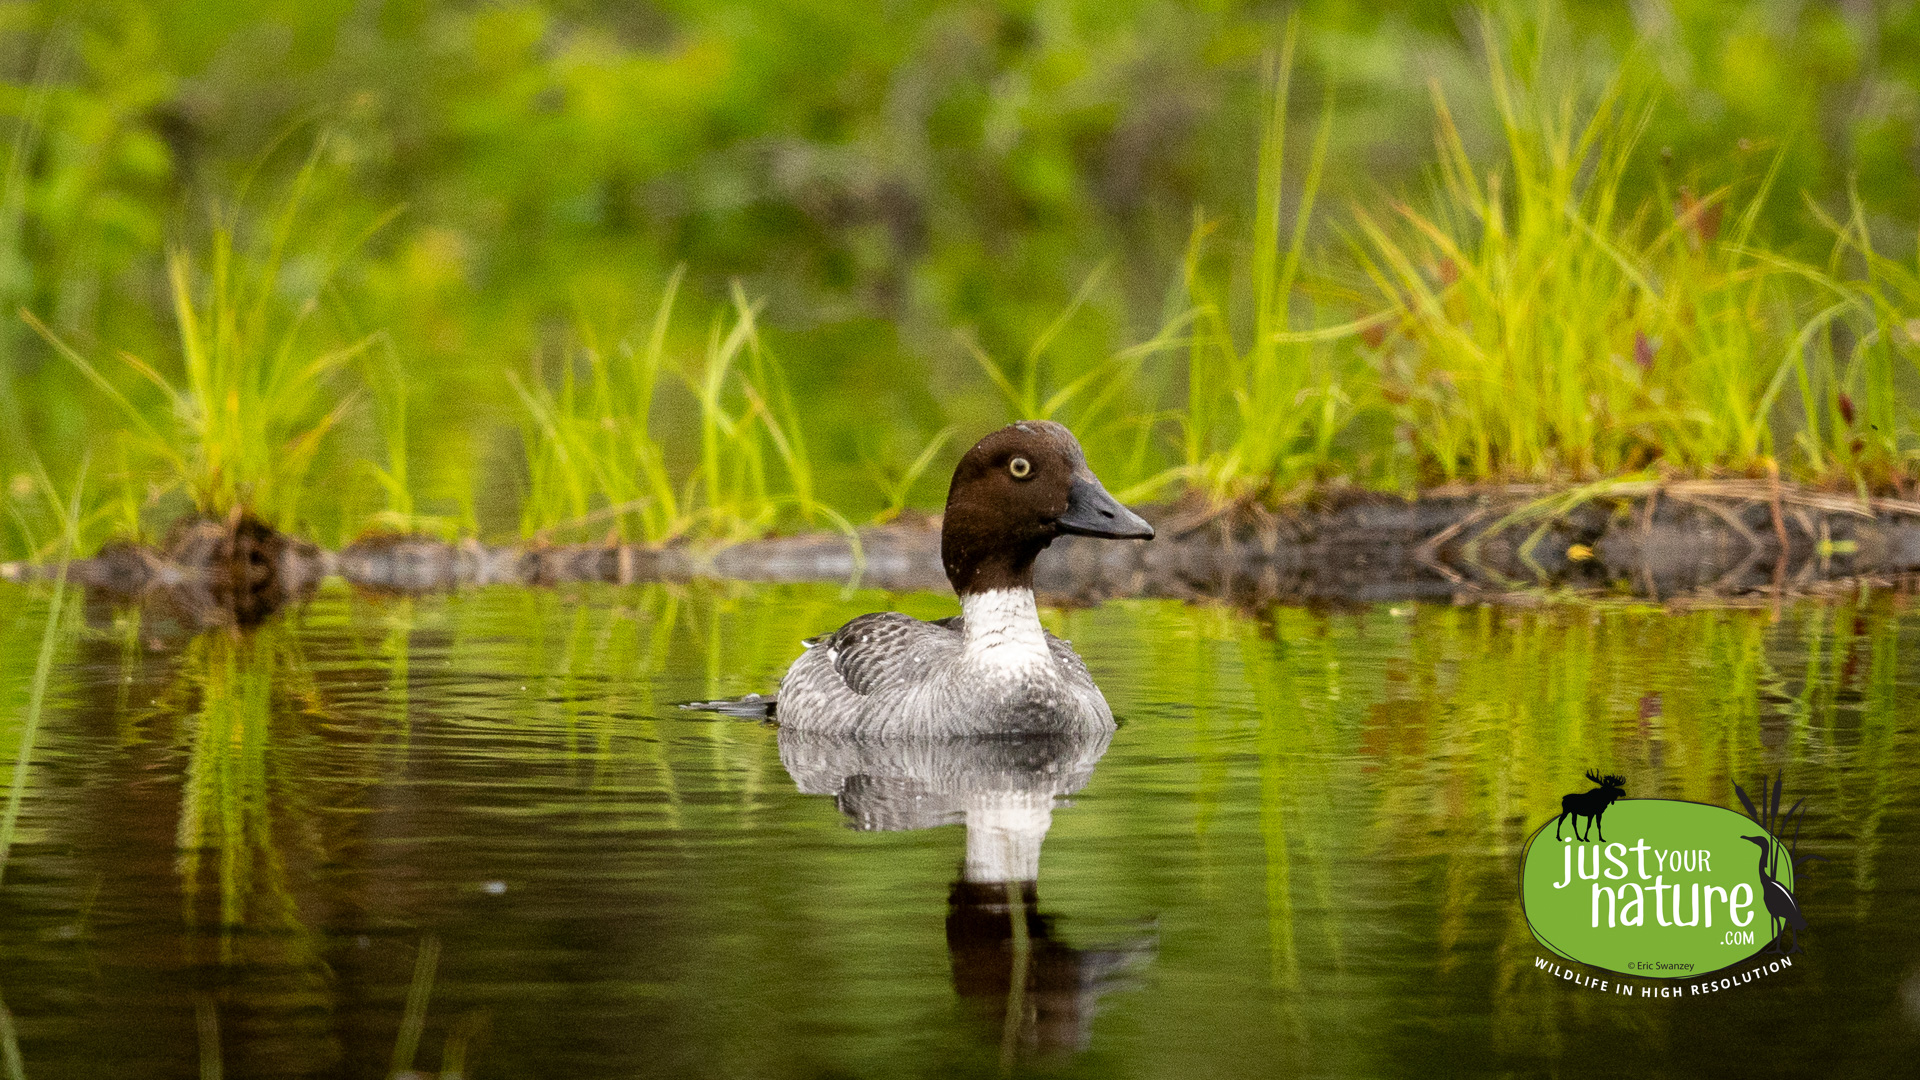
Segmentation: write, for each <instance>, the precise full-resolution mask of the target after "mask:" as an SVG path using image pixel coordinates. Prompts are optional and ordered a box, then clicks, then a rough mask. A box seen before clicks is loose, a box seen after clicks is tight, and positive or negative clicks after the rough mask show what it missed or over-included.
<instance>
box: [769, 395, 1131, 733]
mask: <svg viewBox="0 0 1920 1080" xmlns="http://www.w3.org/2000/svg"><path fill="white" fill-rule="evenodd" d="M1064 534H1073V535H1076V536H1097V537H1106V538H1111V539H1122V540H1150V539H1152V538H1153V526H1151V525H1149V524H1147V523H1146V522H1145V521H1143V520H1142V519H1141V518H1140V517H1139V515H1137V514H1135V513H1134V512H1133V511H1131V510H1128V509H1127V508H1126V507H1124V506H1122V505H1120V503H1119V502H1118V501H1117V500H1115V499H1114V497H1113V496H1112V495H1109V494H1108V493H1107V490H1106V488H1104V487H1102V486H1101V484H1100V480H1099V478H1098V477H1096V476H1094V475H1093V472H1092V471H1091V470H1090V469H1088V468H1087V461H1086V456H1085V455H1084V454H1083V453H1082V452H1081V450H1080V444H1079V442H1077V441H1076V440H1075V439H1074V437H1073V435H1072V433H1071V432H1069V431H1068V430H1067V429H1066V428H1064V427H1061V426H1060V425H1059V424H1055V423H1052V422H1050V421H1043V420H1030V421H1026V422H1023V423H1018V424H1013V425H1011V426H1008V427H1004V428H1001V429H1000V430H999V431H996V432H994V433H993V434H991V435H988V436H987V437H986V438H984V439H981V440H980V441H979V442H978V443H976V444H975V445H974V447H973V449H971V450H968V451H967V453H966V456H964V457H962V458H961V459H960V464H959V466H958V467H956V468H955V469H954V472H953V485H952V487H950V488H949V489H948V491H947V509H946V515H945V518H944V519H943V521H942V523H941V529H940V557H941V562H942V563H943V564H944V565H945V567H946V571H947V580H948V581H950V582H952V583H953V588H954V591H955V592H957V593H959V594H960V614H959V615H958V616H954V617H950V618H946V619H940V620H938V621H935V622H922V621H920V620H919V619H915V618H912V617H911V616H907V615H902V614H900V613H899V612H895V611H889V612H883V613H880V614H875V615H862V616H860V617H859V618H857V619H854V620H853V621H852V622H849V623H847V624H846V625H845V626H842V627H841V628H840V629H839V630H836V631H834V632H833V633H831V634H826V635H823V636H821V637H817V638H813V639H810V640H809V641H807V642H806V646H807V651H806V652H805V653H803V654H801V656H800V658H799V659H798V660H795V661H794V663H793V666H792V667H791V668H790V669H788V671H787V674H786V677H785V678H783V679H781V680H780V692H779V694H778V696H777V698H776V701H777V704H776V705H775V718H776V719H777V720H778V722H779V724H780V726H781V727H783V728H788V729H792V730H796V731H814V732H827V733H832V734H841V735H853V736H861V737H866V736H899V735H912V736H942V737H944V736H955V735H986V734H1015V733H1044V732H1087V731H1108V730H1111V729H1112V728H1113V712H1112V710H1110V709H1109V708H1108V707H1107V701H1106V698H1104V697H1102V696H1101V694H1100V688H1099V687H1097V686H1095V685H1094V683H1093V677H1092V676H1091V675H1089V674H1088V673H1087V666H1086V665H1085V664H1083V663H1081V661H1080V658H1079V657H1078V656H1076V655H1074V652H1073V649H1072V648H1071V647H1070V646H1069V645H1068V644H1067V643H1066V642H1064V641H1061V640H1060V639H1059V638H1056V637H1054V636H1053V635H1052V634H1049V633H1047V631H1046V630H1045V629H1044V628H1042V627H1041V625H1040V615H1039V612H1038V610H1037V609H1036V608H1035V606H1034V600H1033V560H1034V557H1035V556H1037V555H1039V554H1040V552H1041V551H1042V550H1043V549H1044V548H1046V546H1047V545H1048V544H1050V543H1052V542H1053V539H1054V538H1055V537H1057V536H1061V535H1064Z"/></svg>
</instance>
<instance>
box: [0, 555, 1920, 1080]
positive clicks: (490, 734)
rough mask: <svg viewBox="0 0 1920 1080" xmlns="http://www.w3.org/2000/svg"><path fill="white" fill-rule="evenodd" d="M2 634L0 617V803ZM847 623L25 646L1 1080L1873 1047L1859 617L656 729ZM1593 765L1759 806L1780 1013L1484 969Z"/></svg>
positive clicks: (462, 618) (1460, 627)
mask: <svg viewBox="0 0 1920 1080" xmlns="http://www.w3.org/2000/svg"><path fill="white" fill-rule="evenodd" d="M48 599H49V597H48V594H47V593H45V592H44V591H27V590H23V589H17V588H12V587H5V591H4V592H3V593H0V613H4V614H0V763H11V762H12V761H13V760H14V759H15V757H16V754H17V751H18V748H19V743H20V739H21V735H22V730H21V729H22V716H23V713H24V704H25V701H26V697H27V693H28V686H29V682H30V680H31V677H32V672H33V666H34V661H35V656H36V653H37V649H38V643H39V640H40V634H41V631H42V629H43V626H44V620H45V617H46V612H47V602H48ZM889 607H891V608H897V609H900V610H905V611H908V612H910V613H913V614H916V615H922V616H928V617H931V616H937V615H944V614H950V613H951V612H952V610H953V604H952V601H951V599H950V598H946V599H943V598H941V597H938V596H932V595H911V596H889V595H885V594H881V593H874V592H845V591H843V590H839V589H836V588H831V587H811V586H808V587H800V586H794V587H766V588H747V587H729V586H718V585H716V586H686V587H666V586H648V587H635V588H614V587H590V588H577V589H566V590H555V591H531V590H514V589H491V590H481V591H475V592H471V593H467V594H462V595H455V596H446V597H435V598H428V599H394V598H380V597H368V596H359V595H354V594H351V593H349V592H347V591H345V590H344V589H341V590H335V591H329V592H325V593H323V594H322V595H321V596H319V597H318V598H317V599H315V600H314V601H312V602H311V603H309V604H308V605H306V606H305V607H303V608H301V609H299V610H295V611H290V612H286V613H283V614H282V615H281V616H279V617H277V618H275V619H274V620H273V621H271V622H269V623H268V624H267V625H265V626H263V627H261V628H258V629H256V630H254V631H251V632H249V633H247V634H244V635H235V634H229V633H224V632H221V633H211V634H205V635H201V636H198V637H189V636H186V635H185V634H183V633H180V632H178V631H177V630H176V629H174V628H172V627H170V626H168V625H166V624H164V622H163V621H161V620H160V619H159V618H157V617H156V616H153V615H151V614H149V615H146V616H142V615H140V614H139V613H136V612H132V611H126V610H115V609H112V608H109V607H104V606H99V605H91V606H86V605H83V606H80V607H78V608H73V607H71V606H70V610H71V611H72V617H71V618H70V619H69V620H67V623H68V625H67V626H65V627H64V628H63V631H64V635H65V636H63V638H62V640H61V644H60V647H59V649H58V651H57V653H56V657H57V661H56V667H55V669H54V672H53V679H52V687H51V691H50V695H49V707H48V710H47V713H46V715H45V717H44V718H43V721H42V723H41V726H40V729H39V730H38V732H37V734H36V737H35V740H34V745H33V748H32V756H31V761H30V765H29V768H28V770H27V772H26V774H25V776H26V786H25V789H24V792H23V798H22V800H21V808H20V819H19V827H18V830H17V833H16V836H15V841H14V845H13V848H12V851H11V854H10V857H9V859H8V861H7V863H6V866H5V877H4V883H0V1001H4V1003H5V1007H6V1010H7V1011H6V1013H5V1014H4V1015H0V1020H4V1021H5V1023H4V1025H3V1026H0V1042H4V1043H5V1044H6V1045H5V1046H3V1047H0V1050H5V1051H7V1053H8V1054H11V1053H13V1052H15V1051H16V1050H17V1055H18V1056H17V1059H16V1060H17V1061H18V1062H19V1070H20V1072H21V1073H22V1074H23V1075H25V1076H28V1077H34V1078H45V1077H93V1076H101V1077H106V1076H113V1077H124V1076H155V1077H167V1076H183V1077H197V1076H203V1075H209V1074H208V1073H206V1072H205V1071H204V1069H205V1068H207V1067H210V1065H211V1063H213V1062H216V1061H217V1062H218V1065H219V1067H220V1068H222V1069H223V1070H224V1072H223V1075H225V1076H228V1077H240V1076H355V1077H379V1076H385V1075H390V1074H391V1073H393V1072H396V1071H404V1070H407V1069H416V1070H420V1071H422V1072H425V1073H429V1074H430V1073H433V1072H435V1071H439V1070H443V1069H444V1070H448V1071H449V1072H453V1071H455V1070H462V1069H463V1070H464V1074H465V1075H468V1076H474V1077H532V1076H577V1077H602V1076H605V1077H627V1076H636V1077H637V1076H687V1077H733V1076H754V1077H829V1076H832V1077H849V1076H874V1077H881V1076H885V1077H898V1076H949V1075H979V1076H998V1075H1003V1074H1006V1073H1010V1072H1011V1073H1028V1072H1032V1073H1037V1074H1044V1075H1047V1076H1088V1077H1147V1076H1165V1077H1207V1076H1215V1077H1240V1076H1278V1075H1302V1076H1353V1077H1382V1076H1408V1077H1412V1076H1419V1077H1436V1076H1456V1075H1462V1076H1464V1075H1474V1076H1480V1075H1533V1074H1542V1073H1558V1072H1563V1071H1568V1072H1572V1071H1579V1072H1585V1071H1590V1070H1591V1069H1593V1068H1596V1067H1604V1068H1605V1069H1607V1070H1608V1071H1610V1072H1614V1073H1618V1074H1621V1075H1632V1076H1693V1075H1700V1074H1703V1073H1723V1072H1730V1073H1738V1074H1740V1075H1743V1076H1752V1075H1773V1074H1778V1075H1801V1074H1809V1073H1815V1072H1817V1073H1820V1074H1823V1075H1874V1076H1885V1075H1896V1074H1901V1073H1902V1072H1903V1071H1904V1070H1908V1069H1910V1068H1911V1063H1912V1061H1913V1060H1915V1054H1916V1053H1917V1052H1920V935H1916V934H1915V933H1914V927H1915V926H1916V917H1917V916H1920V861H1916V859H1915V852H1916V846H1915V845H1916V841H1920V821H1917V820H1916V816H1915V808H1916V803H1917V802H1920V795H1916V789H1917V788H1920V753H1917V752H1916V742H1915V739H1916V727H1917V726H1920V724H1917V721H1920V704H1916V703H1917V702H1920V694H1916V691H1917V690H1920V616H1916V615H1915V614H1914V613H1912V612H1910V611H1909V610H1908V606H1907V601H1906V600H1905V599H1904V598H1900V597H1894V596H1888V595H1884V594H1883V595H1863V596H1861V597H1859V598H1858V599H1856V600H1855V601H1853V602H1848V603H1838V604H1827V605H1813V604H1807V605H1788V606H1786V607H1785V608H1784V609H1783V610H1751V611H1748V610H1737V611H1736V610H1722V611H1697V612H1690V613H1684V614H1670V613H1665V612H1661V611H1657V610H1651V609H1645V608H1631V607H1619V608H1608V607H1594V606H1591V605H1583V606H1574V605H1567V606H1559V607H1544V608H1537V609H1521V608H1511V607H1507V608H1497V607H1449V606H1417V605H1401V606H1398V607H1390V606H1378V607H1368V608H1363V609H1354V610H1341V611H1310V610H1303V609H1298V608H1288V607H1276V608H1273V609H1271V610H1266V611H1261V612H1256V613H1238V612H1232V611H1228V610H1225V609H1219V608H1206V607H1190V606H1182V605H1179V604H1175V603H1170V602H1148V601H1138V602H1115V603H1109V604H1106V605H1103V606H1101V607H1098V608H1095V609H1090V610H1078V611H1064V612H1049V613H1047V616H1046V617H1047V619H1048V620H1049V623H1050V625H1051V626H1052V628H1053V629H1054V630H1055V631H1056V632H1057V633H1060V634H1062V635H1063V636H1066V637H1068V638H1071V639H1072V640H1073V641H1074V642H1075V644H1076V647H1077V648H1078V649H1079V651H1080V652H1081V654H1082V655H1083V656H1084V657H1085V658H1086V659H1087V661H1088V663H1089V665H1090V666H1091V668H1092V669H1093V671H1094V674H1095V677H1096V678H1097V679H1098V680H1099V682H1100V683H1101V685H1102V686H1103V687H1104V688H1105V690H1106V693H1107V695H1108V698H1109V699H1110V700H1111V702H1112V703H1113V705H1114V708H1115V711H1116V712H1117V713H1118V714H1120V716H1121V717H1122V718H1123V720H1122V726H1121V728H1120V730H1119V731H1118V732H1117V733H1116V734H1115V735H1114V736H1113V738H1112V739H1111V742H1110V744H1106V745H1103V746H1094V747H1089V746H1085V745H1073V746H1055V747H1044V746H1043V747H1026V748H1023V749H1019V750H1017V752H1016V751H1006V750H1005V749H1004V748H1003V749H1002V750H995V751H991V752H981V753H973V752H958V751H956V752H952V753H940V752H932V753H930V755H923V756H922V757H919V758H911V759H909V758H908V757H902V756H899V755H894V756H887V755H886V754H880V753H877V752H861V753H866V756H865V757H860V756H859V753H856V754H855V757H854V758H851V759H850V758H847V757H846V756H845V754H844V753H842V752H841V751H836V750H831V749H829V750H816V749H809V748H806V747H796V746H794V745H791V744H789V745H788V746H786V747H783V746H782V743H781V739H780V734H779V732H777V731H776V730H775V729H773V728H771V727H769V726H765V725H760V724H754V723H750V722H744V721H738V720H723V719H717V718H714V717H709V716H702V715H696V714H689V713H684V712H680V711H678V710H676V709H674V708H673V703H675V702H678V701H682V700H688V699H695V698H708V697H715V696H722V695H731V694H738V693H743V692H746V691H749V690H765V689H771V688H772V687H773V685H774V684H775V683H776V682H777V680H778V677H779V674H780V672H781V671H782V670H783V669H784V667H785V665H786V664H787V663H788V662H789V661H790V660H791V658H792V656H793V654H794V653H795V651H796V650H797V643H798V641H799V639H800V638H801V637H803V636H806V635H808V634H811V633H815V632H818V631H820V630H823V629H828V628H831V627H833V626H835V625H838V623H839V622H840V621H842V620H843V619H845V618H846V617H848V616H850V615H853V614H857V613H860V612H863V611H868V610H875V609H881V608H889ZM783 750H784V751H785V755H784V758H783ZM836 755H839V756H836ZM1596 767H1597V768H1604V769H1606V770H1607V771H1611V772H1617V773H1621V774H1623V775H1625V776H1627V777H1628V778H1629V794H1630V795H1633V796H1656V795H1657V796H1663V797H1670V798H1686V799H1694V800H1698V801H1702V802H1712V803H1717V804H1720V805H1734V800H1733V796H1732V783H1733V782H1734V781H1739V782H1741V783H1742V784H1744V785H1746V786H1747V787H1748V788H1749V790H1752V789H1754V788H1755V787H1757V786H1758V785H1759V783H1760V781H1761V778H1762V777H1763V776H1772V775H1774V774H1775V773H1776V772H1779V773H1780V774H1781V775H1782V776H1783V777H1784V783H1785V787H1786V792H1787V798H1788V799H1789V800H1791V799H1795V798H1799V797H1803V796H1804V797H1805V798H1807V799H1808V804H1809V806H1810V808H1811V809H1810V811H1809V813H1808V815H1807V818H1806V822H1807V827H1806V833H1805V835H1803V836H1802V838H1801V842H1800V843H1801V850H1802V851H1803V852H1817V853H1819V854H1821V855H1823V856H1825V857H1826V858H1827V860H1828V861H1826V862H1823V863H1815V864H1812V865H1811V866H1809V867H1808V868H1806V869H1805V870H1803V871H1802V880H1801V884H1800V888H1799V893H1800V897H1799V899H1800V903H1801V905H1802V908H1803V910H1804V911H1805V912H1806V913H1807V917H1808V919H1809V920H1810V923H1811V928H1810V929H1809V931H1808V932H1807V933H1806V934H1804V935H1803V943H1804V945H1805V947H1806V952H1805V955H1804V956H1799V957H1796V958H1795V964H1794V966H1793V968H1792V969H1791V971H1789V972H1786V973H1782V974H1779V975H1775V976H1771V977H1769V978H1768V979H1766V980H1763V981H1762V982H1760V983H1756V984H1754V985H1752V986H1750V987H1744V988H1741V989H1740V990H1738V991H1737V992H1730V993H1724V994H1719V995H1715V996H1712V997H1708V998H1701V999H1698V1000H1680V1001H1665V1002H1649V1001H1641V1000H1632V1001H1626V1000H1621V999H1618V998H1615V997H1611V996H1604V995H1599V994H1596V993H1593V992H1591V991H1586V990H1580V989H1576V988H1573V987H1571V986H1568V985H1565V984H1563V983H1561V982H1558V981H1556V980H1554V979H1552V978H1550V977H1548V976H1546V975H1544V974H1542V973H1541V972H1540V971H1539V970H1538V969H1537V968H1536V966H1535V961H1536V959H1537V958H1538V957H1540V956H1542V955H1544V950H1542V949H1540V948H1539V947H1538V946H1537V945H1536V944H1535V943H1534V942H1533V940H1532V938H1531V936H1530V935H1529V933H1528V932H1527V927H1526V924H1525V922H1524V919H1523V918H1522V915H1521V912H1520V906H1519V902H1518V896H1517V888H1518V886H1517V872H1518V860H1519V857H1520V853H1521V850H1522V847H1523V845H1524V843H1525V841H1526V838H1527V837H1528V835H1529V834H1530V833H1531V832H1532V831H1533V829H1534V828H1536V827H1537V826H1538V825H1539V824H1540V823H1541V822H1542V821H1545V820H1548V819H1549V818H1550V817H1551V815H1552V814H1553V813H1555V812H1557V810H1558V808H1559V799H1560V796H1561V795H1562V794H1565V793H1567V792H1569V791H1575V790H1581V789H1583V788H1584V787H1586V786H1587V785H1586V784H1585V783H1584V782H1583V781H1582V780H1581V774H1582V773H1583V772H1585V771H1586V770H1587V769H1589V768H1596ZM930 777H932V778H933V779H929V778H930ZM803 787H804V788H806V789H807V790H802V788H803ZM820 791H825V792H838V797H837V798H836V797H835V795H833V794H820V793H813V792H820ZM983 793H984V794H983ZM1049 806H1051V810H1050V812H1049V810H1048V807H1049ZM942 822H948V823H947V824H941V823H942ZM961 822H965V823H964V824H963V823H961ZM912 826H921V827H912ZM996 830H997V831H996ZM1042 839H1044V843H1041V840H1042ZM1022 845H1025V846H1022ZM1035 859H1037V867H1038V869H1037V880H1035V881H1031V882H1024V883H1023V882H1021V881H1019V880H1017V879H1018V878H1019V877H1020V876H1021V875H1022V874H1024V873H1025V871H1024V870H1022V869H1021V868H1023V867H1027V866H1030V865H1033V860H1035ZM996 877H998V878H1002V879H1006V878H1014V879H1016V880H1014V881H1013V883H1011V884H1009V883H1007V881H1006V880H1000V881H995V880H993V879H995V878H996ZM0 1057H4V1055H0ZM6 1067H7V1068H8V1069H11V1068H12V1066H11V1065H8V1066H6Z"/></svg>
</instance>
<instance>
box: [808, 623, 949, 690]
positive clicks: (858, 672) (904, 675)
mask: <svg viewBox="0 0 1920 1080" xmlns="http://www.w3.org/2000/svg"><path fill="white" fill-rule="evenodd" d="M958 622H959V620H958V618H957V617H956V618H952V619H942V620H940V621H939V622H921V621H920V620H919V619H916V618H914V617H913V616H911V615H902V614H900V613H899V612H897V611H885V612H881V613H879V614H876V615H862V616H860V617H859V618H857V619H854V620H853V621H852V622H849V623H848V624H847V625H845V626H843V627H841V628H840V629H838V630H836V631H834V632H833V633H831V634H828V635H826V636H825V637H824V638H816V639H814V641H815V644H814V645H813V646H812V648H814V649H824V650H826V657H827V662H828V663H830V664H832V665H833V670H834V671H836V672H838V673H839V675H840V678H841V679H842V680H843V681H844V682H845V683H846V684H847V689H849V690H852V691H853V692H854V693H856V694H860V695H862V696H865V695H868V694H871V693H873V692H874V691H875V690H877V689H879V688H881V687H885V686H891V685H903V684H905V683H907V682H908V681H909V680H911V679H915V678H920V677H922V675H921V673H922V672H924V671H925V670H926V669H927V666H928V665H930V664H931V663H933V662H934V661H935V660H936V659H939V658H940V657H941V656H943V655H944V654H945V653H947V652H948V651H950V650H952V649H954V648H956V647H958V645H959V642H960V631H959V629H958V626H957V624H958Z"/></svg>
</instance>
